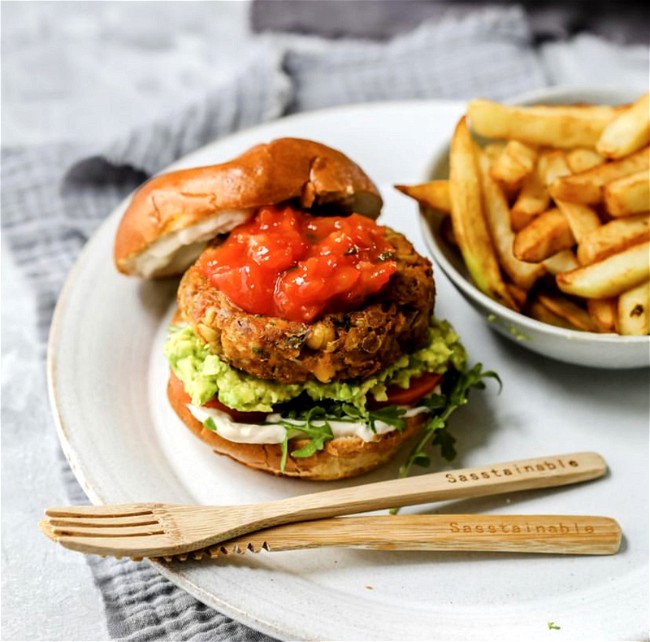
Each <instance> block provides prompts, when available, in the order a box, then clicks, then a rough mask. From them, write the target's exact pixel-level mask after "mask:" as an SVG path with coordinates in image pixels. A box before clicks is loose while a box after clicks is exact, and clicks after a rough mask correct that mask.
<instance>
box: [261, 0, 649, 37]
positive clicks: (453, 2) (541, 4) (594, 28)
mask: <svg viewBox="0 0 650 642" xmlns="http://www.w3.org/2000/svg"><path fill="white" fill-rule="evenodd" d="M490 4H492V5H499V6H507V5H520V6H523V7H524V8H525V9H526V13H527V14H528V16H529V22H530V26H531V30H532V32H533V36H534V38H535V41H536V42H542V41H548V40H558V39H564V38H568V37H571V36H573V35H576V34H580V33H591V34H595V35H598V36H602V37H604V38H607V39H608V40H612V41H614V42H618V43H621V44H624V43H646V44H647V43H648V42H649V39H650V33H649V32H648V9H647V6H646V2H644V0H618V1H617V2H616V4H615V5H614V4H613V3H612V2H610V0H591V1H590V2H566V1H565V0H492V1H491V2H490ZM485 5H486V3H485V2H481V1H480V0H346V2H344V3H343V2H340V0H318V2H305V1H304V0H253V5H252V9H251V23H252V26H253V29H254V30H255V31H257V32H269V31H273V32H286V33H301V34H310V35H318V36H323V37H327V38H351V37H353V38H367V39H375V40H384V39H388V38H392V37H394V36H396V35H398V34H401V33H405V32H407V31H411V30H412V29H415V28H416V27H417V26H418V25H419V24H421V23H423V22H426V21H428V20H444V19H445V18H447V17H449V16H450V15H454V16H458V17H460V16H464V15H467V14H469V13H473V12H475V11H476V10H477V9H479V8H485Z"/></svg>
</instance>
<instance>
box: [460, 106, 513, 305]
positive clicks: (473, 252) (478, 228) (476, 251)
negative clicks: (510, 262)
mask: <svg viewBox="0 0 650 642" xmlns="http://www.w3.org/2000/svg"><path fill="white" fill-rule="evenodd" d="M449 196H450V200H451V219H452V224H453V227H454V236H455V238H456V242H457V243H458V246H459V248H460V251H461V253H462V255H463V259H464V261H465V265H466V267H467V270H468V272H469V274H470V276H471V278H472V279H473V280H474V282H475V283H476V285H477V287H478V288H479V289H480V290H481V291H482V292H484V293H485V294H487V295H488V296H490V297H492V298H494V299H496V300H497V301H500V302H501V303H503V304H504V305H506V306H508V307H509V308H512V309H517V306H516V304H515V302H514V300H513V299H512V297H511V296H510V293H509V292H508V290H507V288H506V286H505V283H504V282H503V278H502V277H501V271H500V267H499V263H498V261H497V257H496V253H495V251H494V246H493V244H492V240H491V238H490V233H489V230H488V227H487V223H486V221H485V214H484V212H483V203H482V194H481V186H480V173H479V169H478V162H477V153H476V144H475V143H474V141H473V140H472V136H471V134H470V131H469V128H468V127H467V121H466V118H465V117H462V118H461V119H460V121H459V122H458V124H457V125H456V129H455V131H454V134H453V137H452V140H451V152H450V176H449Z"/></svg>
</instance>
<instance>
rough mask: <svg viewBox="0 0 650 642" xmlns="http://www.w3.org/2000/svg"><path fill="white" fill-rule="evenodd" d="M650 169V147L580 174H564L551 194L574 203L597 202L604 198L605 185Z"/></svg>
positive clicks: (553, 185)
mask: <svg viewBox="0 0 650 642" xmlns="http://www.w3.org/2000/svg"><path fill="white" fill-rule="evenodd" d="M649 169H650V147H645V148H644V149H641V150H639V151H637V152H634V154H630V155H629V156H626V157H625V158H621V159H619V160H616V161H611V162H609V163H603V164H602V165H598V166H596V167H593V168H592V169H589V170H587V171H585V172H582V173H580V174H572V175H571V176H563V177H560V178H558V179H557V180H555V181H554V182H553V184H552V185H551V187H550V192H551V196H552V197H553V198H555V199H560V200H563V201H571V202H572V203H586V204H596V203H599V202H600V201H601V200H602V196H603V194H602V192H603V186H604V185H606V184H607V183H610V182H612V181H615V180H618V179H619V178H624V177H625V176H630V175H631V174H636V173H638V172H648V170H649Z"/></svg>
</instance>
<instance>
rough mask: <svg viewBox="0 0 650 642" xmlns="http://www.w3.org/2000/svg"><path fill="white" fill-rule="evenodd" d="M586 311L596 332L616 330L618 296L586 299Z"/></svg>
mask: <svg viewBox="0 0 650 642" xmlns="http://www.w3.org/2000/svg"><path fill="white" fill-rule="evenodd" d="M587 312H589V315H590V316H591V318H592V319H593V321H594V324H595V325H596V328H597V330H598V332H604V333H605V332H616V323H617V321H618V298H616V297H611V298H609V299H587Z"/></svg>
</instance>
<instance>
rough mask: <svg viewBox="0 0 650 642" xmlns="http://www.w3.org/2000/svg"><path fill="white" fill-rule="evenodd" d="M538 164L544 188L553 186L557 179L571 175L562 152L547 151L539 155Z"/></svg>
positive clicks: (558, 150)
mask: <svg viewBox="0 0 650 642" xmlns="http://www.w3.org/2000/svg"><path fill="white" fill-rule="evenodd" d="M539 162H540V172H541V175H542V180H543V181H544V185H546V187H550V186H551V185H553V183H555V181H557V180H558V179H559V178H562V177H563V176H569V175H570V174H571V170H570V169H569V165H568V163H567V160H566V152H565V151H564V150H561V149H553V150H547V151H545V152H544V153H542V154H541V156H540V159H539Z"/></svg>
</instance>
